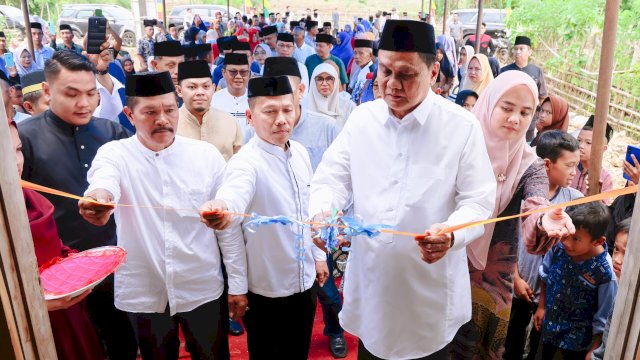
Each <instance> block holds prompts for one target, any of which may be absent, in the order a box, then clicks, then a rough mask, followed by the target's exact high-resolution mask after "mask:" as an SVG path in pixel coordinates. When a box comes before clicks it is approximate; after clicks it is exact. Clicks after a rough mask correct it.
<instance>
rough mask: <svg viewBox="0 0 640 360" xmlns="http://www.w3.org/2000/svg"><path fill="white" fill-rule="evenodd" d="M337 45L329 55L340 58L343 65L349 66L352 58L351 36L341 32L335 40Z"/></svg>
mask: <svg viewBox="0 0 640 360" xmlns="http://www.w3.org/2000/svg"><path fill="white" fill-rule="evenodd" d="M336 40H337V41H338V44H337V45H336V46H334V47H333V49H331V54H332V55H334V56H336V57H338V58H340V60H342V62H343V63H344V64H349V61H351V59H352V58H353V47H352V46H351V35H349V34H347V33H346V32H344V31H342V32H340V33H338V37H337V38H336Z"/></svg>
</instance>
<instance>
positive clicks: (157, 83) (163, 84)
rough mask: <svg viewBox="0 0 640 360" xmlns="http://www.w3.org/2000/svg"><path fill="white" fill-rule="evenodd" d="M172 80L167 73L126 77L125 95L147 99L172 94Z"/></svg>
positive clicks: (173, 89) (173, 88)
mask: <svg viewBox="0 0 640 360" xmlns="http://www.w3.org/2000/svg"><path fill="white" fill-rule="evenodd" d="M175 90H176V89H175V87H174V86H173V80H171V75H170V74H169V72H168V71H163V72H159V73H147V74H132V75H129V76H127V80H126V85H125V95H127V96H137V97H149V96H158V95H164V94H168V93H171V92H174V91H175Z"/></svg>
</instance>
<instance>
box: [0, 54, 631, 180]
mask: <svg viewBox="0 0 640 360" xmlns="http://www.w3.org/2000/svg"><path fill="white" fill-rule="evenodd" d="M6 57H7V55H5V60H6ZM7 66H9V65H7ZM631 154H633V155H634V156H635V157H636V159H637V160H638V161H640V147H638V146H635V145H627V155H626V156H625V160H626V161H627V162H628V163H629V164H631V165H635V163H634V162H633V159H632V158H631ZM622 176H623V177H624V178H625V179H627V180H631V178H629V176H627V174H625V173H624V172H623V173H622Z"/></svg>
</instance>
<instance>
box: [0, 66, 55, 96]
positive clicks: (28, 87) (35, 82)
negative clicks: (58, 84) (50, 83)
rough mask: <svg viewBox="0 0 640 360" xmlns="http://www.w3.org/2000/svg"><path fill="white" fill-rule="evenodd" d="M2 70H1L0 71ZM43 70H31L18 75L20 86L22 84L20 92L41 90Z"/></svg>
mask: <svg viewBox="0 0 640 360" xmlns="http://www.w3.org/2000/svg"><path fill="white" fill-rule="evenodd" d="M0 72H2V71H0ZM44 81H45V80H44V70H38V71H32V72H30V73H26V74H24V75H22V76H21V77H20V86H22V94H23V95H27V94H30V93H32V92H36V91H38V90H42V83H43V82H44Z"/></svg>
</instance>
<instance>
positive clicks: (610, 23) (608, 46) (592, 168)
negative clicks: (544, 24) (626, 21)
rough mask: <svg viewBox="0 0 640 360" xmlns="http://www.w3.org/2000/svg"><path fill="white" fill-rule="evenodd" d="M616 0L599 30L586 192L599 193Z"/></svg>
mask: <svg viewBox="0 0 640 360" xmlns="http://www.w3.org/2000/svg"><path fill="white" fill-rule="evenodd" d="M619 9H620V0H607V2H606V7H605V15H604V29H603V32H602V50H601V52H600V71H599V74H598V89H597V92H596V93H597V96H596V111H595V119H594V124H593V144H592V145H591V158H590V159H589V178H588V179H589V195H595V194H598V193H600V187H601V185H600V172H601V171H602V154H603V153H604V147H605V146H606V144H607V142H606V141H607V140H606V138H605V132H606V129H607V115H608V114H609V101H610V98H611V82H612V80H613V61H614V58H613V57H614V55H615V51H616V31H617V30H618V11H619Z"/></svg>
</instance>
